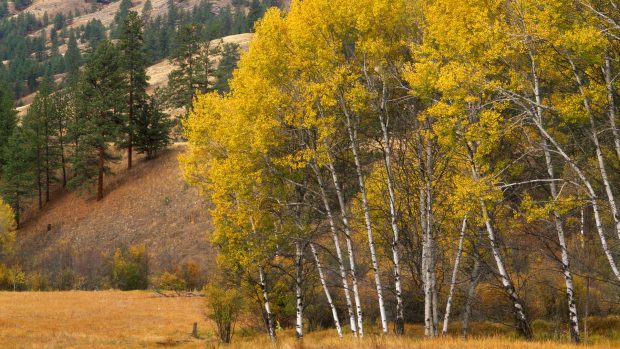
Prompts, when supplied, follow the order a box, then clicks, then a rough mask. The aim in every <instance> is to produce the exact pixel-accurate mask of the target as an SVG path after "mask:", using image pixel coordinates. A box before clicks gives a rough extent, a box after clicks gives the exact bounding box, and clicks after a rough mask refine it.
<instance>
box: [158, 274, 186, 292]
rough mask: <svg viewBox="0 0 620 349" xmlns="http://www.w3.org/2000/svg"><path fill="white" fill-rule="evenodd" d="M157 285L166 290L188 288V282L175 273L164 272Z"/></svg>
mask: <svg viewBox="0 0 620 349" xmlns="http://www.w3.org/2000/svg"><path fill="white" fill-rule="evenodd" d="M155 284H156V287H157V288H158V289H160V290H165V291H183V290H185V289H186V288H187V282H186V281H185V280H183V279H182V278H180V277H178V276H176V275H175V274H172V273H169V272H164V273H163V274H161V275H160V276H159V277H158V278H157V280H156V283H155Z"/></svg>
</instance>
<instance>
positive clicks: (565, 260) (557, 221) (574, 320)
mask: <svg viewBox="0 0 620 349" xmlns="http://www.w3.org/2000/svg"><path fill="white" fill-rule="evenodd" d="M530 55H531V53H530ZM531 61H532V75H533V78H534V97H535V100H536V114H537V118H538V122H539V123H540V124H542V123H543V110H542V107H541V105H542V99H541V96H540V84H539V79H538V72H537V70H536V65H535V63H534V58H533V55H531ZM543 151H544V154H545V164H546V166H547V174H548V176H549V179H551V180H552V181H550V182H549V189H550V191H551V197H552V200H553V201H555V200H557V199H558V190H557V186H556V183H555V182H554V181H553V179H555V173H554V170H553V160H552V158H551V152H550V151H549V144H548V141H547V140H546V139H544V138H543ZM552 214H553V222H554V225H555V230H556V232H557V234H558V242H559V244H560V250H561V255H562V257H561V258H562V266H561V267H562V273H563V274H564V281H565V285H566V296H567V301H568V325H569V328H570V335H571V340H572V341H573V342H575V343H579V318H578V316H577V301H576V297H575V288H574V286H573V275H572V273H571V271H570V261H569V256H568V247H567V245H566V235H565V234H564V227H563V222H562V217H561V215H560V213H559V212H558V211H557V210H555V209H554V210H553V213H552Z"/></svg>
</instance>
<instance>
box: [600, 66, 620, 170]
mask: <svg viewBox="0 0 620 349" xmlns="http://www.w3.org/2000/svg"><path fill="white" fill-rule="evenodd" d="M603 73H604V75H605V82H606V84H607V99H608V102H609V107H608V108H609V125H610V126H611V133H612V135H613V137H614V148H615V149H616V155H617V156H618V160H620V136H619V135H618V126H617V125H616V102H615V99H614V86H613V80H614V79H613V75H612V71H611V59H610V58H609V55H605V68H604V69H603Z"/></svg>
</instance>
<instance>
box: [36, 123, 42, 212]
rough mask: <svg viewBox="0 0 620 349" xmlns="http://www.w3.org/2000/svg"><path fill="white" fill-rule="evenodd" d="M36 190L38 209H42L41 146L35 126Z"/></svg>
mask: <svg viewBox="0 0 620 349" xmlns="http://www.w3.org/2000/svg"><path fill="white" fill-rule="evenodd" d="M36 137H37V191H38V194H39V210H41V209H43V183H42V181H43V179H42V178H41V147H40V146H39V144H38V142H39V141H40V137H39V132H38V126H37V135H36Z"/></svg>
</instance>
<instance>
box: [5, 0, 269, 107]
mask: <svg viewBox="0 0 620 349" xmlns="http://www.w3.org/2000/svg"><path fill="white" fill-rule="evenodd" d="M29 4H30V3H29V2H26V1H24V5H23V7H27V6H28V5H29ZM119 5H120V6H119V10H118V11H117V13H116V14H115V16H114V20H113V22H112V24H111V25H110V27H109V28H107V27H106V26H105V25H104V24H103V23H102V22H101V21H100V20H98V19H95V18H93V19H91V20H90V21H88V23H86V24H85V25H80V26H75V25H72V24H73V21H74V19H75V18H77V17H80V16H81V15H82V14H84V13H88V12H96V11H98V10H99V8H98V7H97V5H96V4H95V3H93V7H92V8H91V9H90V10H89V11H86V12H84V13H83V12H82V11H80V10H79V9H76V10H75V11H70V12H69V13H67V14H64V13H57V14H55V15H54V16H49V15H48V14H47V13H44V14H43V16H42V17H41V18H37V17H36V16H34V15H33V14H32V13H29V12H21V13H19V14H18V15H16V16H9V14H8V4H7V2H6V1H3V2H0V58H1V59H2V60H3V61H4V64H0V80H2V81H6V82H7V83H8V85H9V88H10V89H11V90H12V91H13V93H14V95H15V98H21V97H24V96H27V95H29V94H31V93H34V92H36V91H37V90H38V87H39V83H40V81H41V80H42V78H43V77H45V76H48V75H49V76H53V75H57V74H63V73H67V72H71V71H73V70H75V69H77V68H78V67H79V66H81V65H82V64H83V62H80V61H76V60H75V59H72V58H73V57H74V55H69V56H67V55H66V54H64V55H63V54H62V53H61V51H62V48H63V47H65V46H66V48H67V50H70V51H71V50H72V51H73V52H75V51H76V50H78V51H79V47H81V46H86V47H90V48H91V49H92V50H94V49H96V48H97V46H98V45H99V43H100V42H102V41H103V40H105V39H106V38H107V37H109V38H110V39H112V40H116V39H119V36H120V34H121V32H122V26H123V23H124V21H125V18H126V17H127V15H128V13H129V12H130V9H131V8H132V7H133V5H134V4H133V3H132V2H131V1H130V0H122V1H121V3H120V4H119ZM275 5H277V3H275V2H274V3H272V2H271V1H269V0H264V1H259V0H252V1H250V2H245V1H236V2H235V3H234V4H233V5H232V6H229V7H225V8H223V9H221V10H219V11H217V10H216V9H214V8H213V7H212V5H211V3H210V2H209V1H207V0H202V1H200V2H199V3H198V4H196V5H195V6H194V7H192V8H191V9H188V10H184V9H181V8H179V5H178V3H177V1H175V0H168V2H167V12H166V13H165V14H159V15H157V16H154V15H153V14H152V12H153V5H152V2H151V1H150V0H147V1H146V2H145V3H144V6H143V8H142V13H141V17H142V19H143V21H144V34H143V35H144V40H145V50H146V58H147V61H148V62H149V63H151V64H153V63H155V62H157V61H159V60H161V59H165V58H169V57H171V56H172V55H174V53H175V52H176V47H175V45H176V42H177V39H176V37H177V32H178V31H179V28H181V27H184V26H186V25H189V24H195V25H199V26H201V32H200V39H201V40H203V41H204V40H214V39H216V38H220V37H224V36H227V35H232V34H239V33H246V32H250V31H251V29H252V27H253V25H254V22H255V21H256V20H257V19H258V18H260V17H262V15H263V13H264V12H265V11H266V9H267V8H269V7H271V6H275ZM4 8H6V11H5V10H3V9H4ZM108 30H109V35H108ZM69 57H70V58H69Z"/></svg>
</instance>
